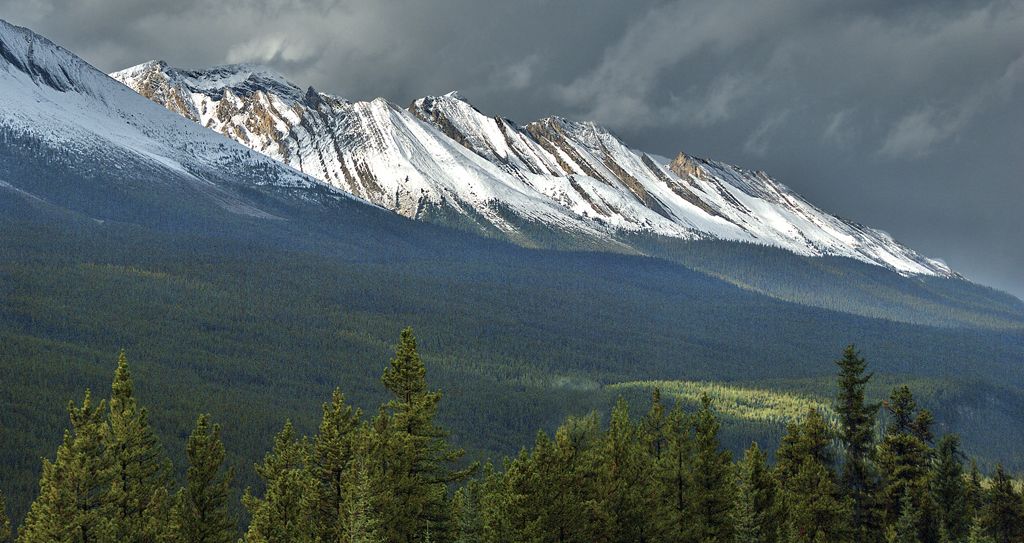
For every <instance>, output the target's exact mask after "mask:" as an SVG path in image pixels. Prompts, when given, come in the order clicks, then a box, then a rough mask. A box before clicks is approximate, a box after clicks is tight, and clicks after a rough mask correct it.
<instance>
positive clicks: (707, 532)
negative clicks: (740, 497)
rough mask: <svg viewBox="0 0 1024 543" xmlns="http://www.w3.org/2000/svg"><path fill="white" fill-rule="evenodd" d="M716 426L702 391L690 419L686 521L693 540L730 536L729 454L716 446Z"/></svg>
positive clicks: (731, 498)
mask: <svg viewBox="0 0 1024 543" xmlns="http://www.w3.org/2000/svg"><path fill="white" fill-rule="evenodd" d="M719 426H720V425H719V422H718V419H717V418H716V417H715V414H714V413H713V412H712V410H711V399H710V398H708V396H707V395H704V396H703V397H702V398H701V404H700V408H699V409H698V410H697V413H696V415H695V416H694V420H693V436H694V442H693V443H694V454H693V463H692V465H691V468H690V470H689V481H690V485H689V486H690V492H691V494H690V499H689V502H690V511H689V513H690V522H692V523H693V526H694V533H695V536H696V537H695V540H696V541H701V542H704V541H719V542H725V541H729V540H730V539H731V538H732V522H731V518H732V505H733V502H734V489H733V481H734V479H733V474H732V458H731V457H732V455H731V453H729V452H728V451H723V450H721V448H720V446H719V442H718V429H719Z"/></svg>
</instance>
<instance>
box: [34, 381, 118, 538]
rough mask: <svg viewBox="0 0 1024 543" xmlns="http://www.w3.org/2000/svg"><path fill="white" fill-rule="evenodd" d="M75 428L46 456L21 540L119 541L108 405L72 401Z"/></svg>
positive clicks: (87, 395)
mask: <svg viewBox="0 0 1024 543" xmlns="http://www.w3.org/2000/svg"><path fill="white" fill-rule="evenodd" d="M68 414H69V415H70V418H71V429H70V430H68V431H66V432H65V433H64V442H63V443H61V445H60V447H58V448H57V457H56V459H55V460H54V461H52V462H51V461H49V460H43V474H42V476H41V478H40V480H39V496H38V497H37V498H36V499H35V501H34V502H32V506H31V507H30V509H29V512H28V516H27V517H26V518H25V522H24V523H23V524H22V525H21V528H20V529H19V530H18V542H19V543H51V542H53V541H60V542H65V541H66V542H74V543H107V542H113V541H117V538H116V526H115V525H114V523H113V519H114V517H115V515H116V512H115V511H114V508H113V507H112V503H111V501H110V499H109V495H110V489H111V481H112V478H113V467H112V461H111V458H110V451H109V447H108V445H107V441H108V440H109V437H110V429H109V426H108V423H107V417H106V403H105V402H103V401H100V402H99V404H98V405H95V406H94V405H93V402H92V395H91V394H90V393H89V391H88V390H86V392H85V399H84V400H83V401H82V406H81V407H78V406H76V405H75V404H74V402H71V403H69V404H68Z"/></svg>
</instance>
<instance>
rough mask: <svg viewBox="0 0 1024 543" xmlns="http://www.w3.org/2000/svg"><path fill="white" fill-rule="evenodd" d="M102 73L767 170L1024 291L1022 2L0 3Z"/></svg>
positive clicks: (970, 271) (3, 11) (820, 200)
mask: <svg viewBox="0 0 1024 543" xmlns="http://www.w3.org/2000/svg"><path fill="white" fill-rule="evenodd" d="M0 17H2V18H4V19H7V20H8V21H10V22H12V23H15V24H20V25H23V26H28V27H30V28H32V29H33V30H35V31H37V32H39V33H41V34H44V35H46V36H47V37H49V38H50V39H52V40H53V41H55V42H57V43H59V44H61V45H64V46H65V47H67V48H69V49H71V50H72V51H74V52H76V53H78V54H79V55H80V56H82V57H83V58H85V59H86V60H88V61H89V62H92V63H93V64H95V65H96V66H97V67H99V68H101V69H103V70H105V71H113V70H116V69H120V68H123V67H127V66H130V65H134V64H137V63H140V62H143V61H146V60H150V59H163V60H166V61H167V62H169V63H170V64H171V65H173V66H177V67H186V68H198V67H206V66H210V65H214V64H223V63H234V62H257V63H262V64H267V65H269V66H272V67H274V68H276V69H277V70H279V71H280V72H282V73H284V74H285V75H287V76H288V77H289V78H290V79H292V80H293V81H294V82H295V83H297V84H299V85H300V86H306V85H312V86H314V87H316V88H317V89H318V90H321V91H323V92H328V93H332V94H337V95H341V96H344V97H346V98H349V99H366V98H372V97H376V96H384V97H386V98H389V99H391V100H392V101H395V102H397V103H399V104H402V105H405V104H408V103H409V102H411V101H412V100H413V99H415V98H417V97H419V96H422V95H426V94H438V93H443V92H447V91H449V90H453V89H458V90H460V91H462V94H463V96H464V97H466V98H467V99H468V100H469V101H471V102H473V103H474V104H475V105H476V106H477V107H478V108H479V109H480V110H482V111H484V112H485V113H489V114H501V115H504V116H506V117H510V118H512V119H514V120H517V121H521V122H525V121H530V120H533V119H536V118H539V117H542V116H545V115H549V114H559V115H563V116H566V117H570V118H575V119H589V120H595V121H598V122H600V123H602V124H604V125H606V126H607V127H609V128H611V129H612V130H613V131H615V132H616V133H617V134H618V135H619V136H621V137H622V138H624V139H625V140H626V141H627V142H628V143H629V144H631V145H632V146H634V147H637V148H640V149H643V150H646V151H650V152H655V153H659V154H662V155H666V156H672V155H674V154H675V153H676V152H678V151H680V150H685V151H686V152H688V153H690V154H695V155H699V156H706V157H711V158H715V159H719V160H724V161H728V162H732V163H735V164H738V165H741V166H744V167H748V168H752V169H764V170H767V171H768V172H769V173H771V174H773V175H774V176H775V177H776V178H777V179H779V180H780V181H782V182H783V183H785V184H787V185H789V186H790V187H792V188H794V189H795V190H797V191H798V192H800V193H802V194H803V195H804V196H806V197H807V198H808V199H809V200H810V201H812V202H814V203H815V204H817V205H818V206H820V207H822V208H824V209H826V210H828V211H831V212H833V213H835V214H838V215H841V216H843V217H847V218H851V219H854V220H857V221H859V222H863V223H866V224H868V225H871V226H875V227H878V228H881V229H883V230H887V231H889V232H890V233H892V234H893V235H895V236H896V238H897V239H899V240H900V241H902V242H904V243H906V244H907V245H910V246H911V247H913V248H915V249H917V250H919V251H920V252H923V253H925V254H927V255H929V256H934V257H939V258H942V259H944V260H946V261H947V262H948V263H950V264H951V265H952V266H953V267H954V268H955V269H957V270H959V271H961V272H962V273H964V274H966V275H967V276H968V277H969V278H971V279H974V280H976V281H979V282H982V283H985V284H989V285H992V286H996V287H999V288H1002V289H1005V290H1008V291H1011V292H1013V293H1014V294H1016V295H1017V296H1018V297H1024V0H1011V1H969V0H968V1H944V0H925V1H920V2H916V1H899V2H893V1H891V0H878V1H873V0H867V1H854V2H850V1H848V0H837V1H825V0H818V1H813V0H812V1H796V0H751V1H746V0H744V1H738V0H707V1H701V0H696V1H668V0H630V1H622V0H519V1H514V0H313V1H305V2H303V1H298V0H255V1H241V0H175V1H166V0H0Z"/></svg>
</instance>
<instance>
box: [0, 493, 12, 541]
mask: <svg viewBox="0 0 1024 543" xmlns="http://www.w3.org/2000/svg"><path fill="white" fill-rule="evenodd" d="M10 539H11V519H10V518H8V517H7V500H6V499H5V498H4V493H3V491H0V543H7V542H8V541H10Z"/></svg>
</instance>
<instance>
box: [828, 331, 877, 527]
mask: <svg viewBox="0 0 1024 543" xmlns="http://www.w3.org/2000/svg"><path fill="white" fill-rule="evenodd" d="M836 365H837V366H839V381H838V385H839V394H838V396H837V398H836V406H835V409H836V414H837V415H838V416H839V439H840V441H841V442H842V445H843V450H844V455H843V463H842V466H843V467H842V473H841V475H840V478H839V483H840V487H841V488H842V490H843V493H844V494H845V495H846V496H847V497H849V499H850V502H851V505H852V507H853V515H852V523H853V528H854V530H856V531H857V532H858V535H859V537H860V539H861V540H862V541H864V542H866V543H870V542H874V541H879V540H880V539H881V537H882V530H881V523H880V519H879V515H878V511H877V506H876V503H875V494H876V492H877V491H878V486H879V485H878V475H877V473H876V470H875V467H874V458H873V452H874V442H875V440H874V429H875V417H876V415H877V413H878V409H879V405H878V404H874V403H868V402H867V400H866V399H865V393H864V390H865V387H866V386H867V384H868V382H869V381H870V380H871V376H872V374H870V373H865V372H866V370H867V361H865V360H864V358H862V357H861V356H860V353H858V352H857V350H856V348H854V346H853V345H848V346H847V347H846V349H845V350H844V351H843V357H842V358H841V359H840V360H838V361H837V362H836Z"/></svg>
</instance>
